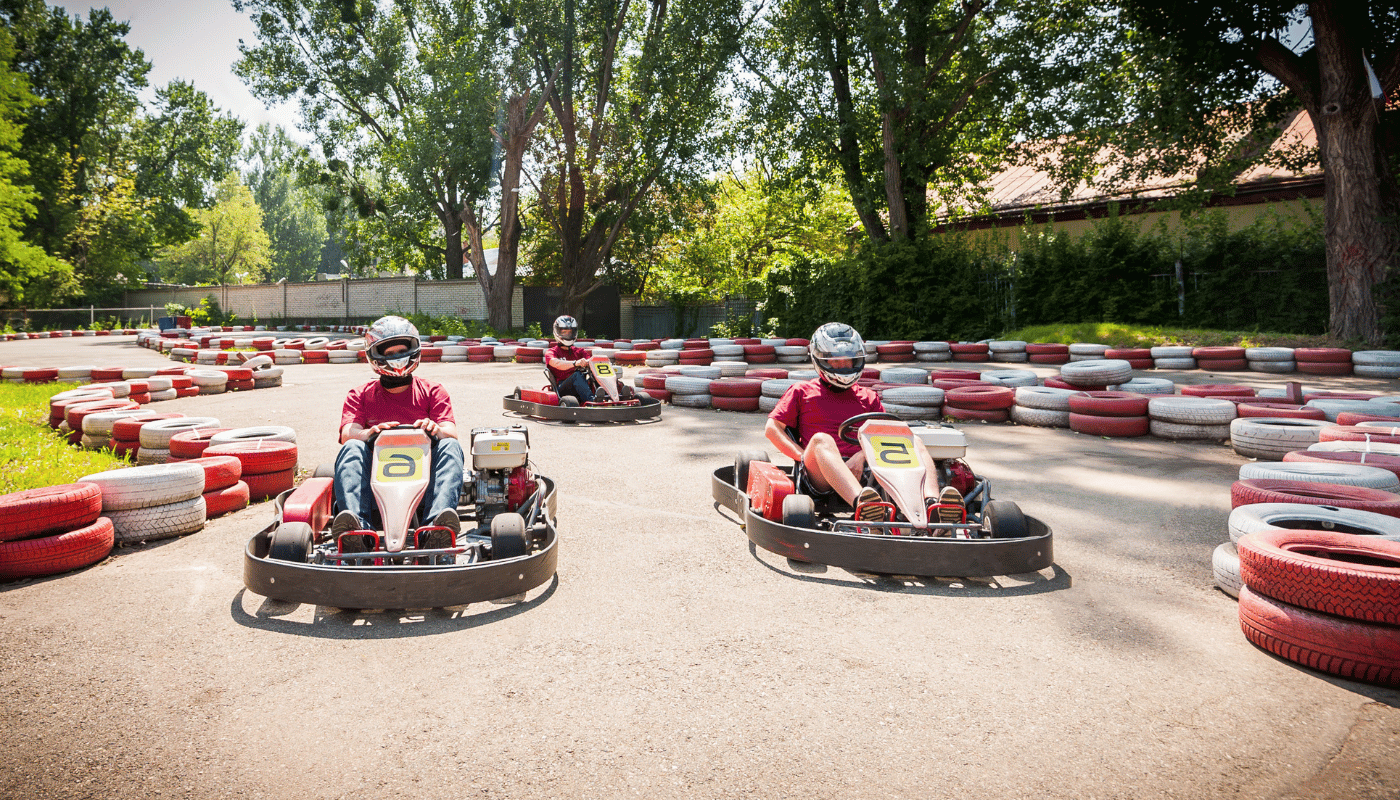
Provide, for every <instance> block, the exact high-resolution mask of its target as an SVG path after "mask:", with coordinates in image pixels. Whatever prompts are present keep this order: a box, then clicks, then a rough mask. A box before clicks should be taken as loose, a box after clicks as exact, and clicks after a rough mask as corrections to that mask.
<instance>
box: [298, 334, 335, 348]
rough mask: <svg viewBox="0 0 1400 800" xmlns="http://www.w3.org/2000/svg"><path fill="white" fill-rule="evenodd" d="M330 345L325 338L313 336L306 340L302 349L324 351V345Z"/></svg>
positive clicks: (328, 340)
mask: <svg viewBox="0 0 1400 800" xmlns="http://www.w3.org/2000/svg"><path fill="white" fill-rule="evenodd" d="M330 343H331V340H330V339H329V338H327V337H325V336H315V337H312V338H310V339H307V340H306V344H305V345H304V347H305V348H306V349H307V350H325V349H326V345H328V344H330Z"/></svg>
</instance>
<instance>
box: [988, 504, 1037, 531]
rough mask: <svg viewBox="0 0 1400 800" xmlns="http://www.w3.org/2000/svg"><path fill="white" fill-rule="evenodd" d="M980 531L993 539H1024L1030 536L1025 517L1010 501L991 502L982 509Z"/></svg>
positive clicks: (1028, 524)
mask: <svg viewBox="0 0 1400 800" xmlns="http://www.w3.org/2000/svg"><path fill="white" fill-rule="evenodd" d="M982 529H983V530H984V531H986V532H987V535H988V536H990V537H991V538H993V539H1024V538H1026V537H1028V536H1030V535H1031V526H1030V523H1028V522H1026V515H1025V514H1023V513H1021V507H1020V506H1018V505H1016V504H1015V503H1013V502H1011V501H1010V500H992V501H990V502H988V503H987V505H986V506H985V507H983V509H982Z"/></svg>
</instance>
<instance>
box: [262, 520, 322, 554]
mask: <svg viewBox="0 0 1400 800" xmlns="http://www.w3.org/2000/svg"><path fill="white" fill-rule="evenodd" d="M314 538H315V537H314V534H313V533H312V531H311V526H310V525H307V524H306V523H305V522H284V523H282V524H281V525H278V526H277V529H276V530H274V531H273V532H272V541H271V542H270V543H269V545H268V548H267V557H268V558H272V559H276V560H278V561H291V562H293V563H297V564H305V563H306V561H307V559H308V557H310V555H311V543H312V541H313V539H314Z"/></svg>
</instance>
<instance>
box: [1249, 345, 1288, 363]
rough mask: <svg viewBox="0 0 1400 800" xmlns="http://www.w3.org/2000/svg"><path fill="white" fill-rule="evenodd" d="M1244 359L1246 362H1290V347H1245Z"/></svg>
mask: <svg viewBox="0 0 1400 800" xmlns="http://www.w3.org/2000/svg"><path fill="white" fill-rule="evenodd" d="M1244 357H1245V359H1246V360H1248V361H1292V360H1293V348H1291V347H1246V348H1245V349H1244Z"/></svg>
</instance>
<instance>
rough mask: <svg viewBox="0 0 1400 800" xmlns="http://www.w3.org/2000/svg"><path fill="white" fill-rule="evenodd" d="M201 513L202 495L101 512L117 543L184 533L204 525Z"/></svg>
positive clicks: (163, 537) (151, 539)
mask: <svg viewBox="0 0 1400 800" xmlns="http://www.w3.org/2000/svg"><path fill="white" fill-rule="evenodd" d="M196 469H198V467H196ZM203 473H204V470H200V480H201V481H203V480H204V476H203ZM205 514H206V510H205V505H204V498H203V497H202V496H196V497H194V498H193V499H190V500H183V501H181V502H178V503H167V504H164V505H157V506H149V507H146V508H137V509H131V510H128V511H113V512H111V513H108V512H105V511H104V512H102V515H103V516H105V517H108V518H109V519H111V520H112V528H113V531H114V534H115V536H114V538H115V541H116V543H117V544H135V543H136V542H149V541H155V540H157V539H171V538H174V537H176V536H183V535H185V534H187V533H194V532H195V531H198V530H202V529H203V528H204V522H205Z"/></svg>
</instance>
